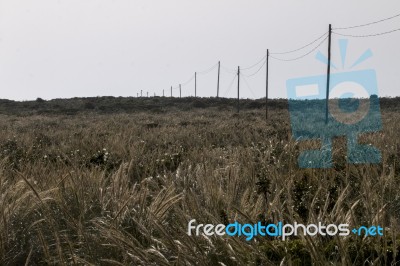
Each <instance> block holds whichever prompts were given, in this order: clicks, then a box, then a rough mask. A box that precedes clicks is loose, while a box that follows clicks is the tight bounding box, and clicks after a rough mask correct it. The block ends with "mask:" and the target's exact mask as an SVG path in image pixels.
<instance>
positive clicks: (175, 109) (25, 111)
mask: <svg viewBox="0 0 400 266" xmlns="http://www.w3.org/2000/svg"><path fill="white" fill-rule="evenodd" d="M399 103H400V101H399V99H397V98H394V99H381V111H382V120H383V130H382V131H381V132H377V133H370V134H366V135H365V136H364V137H363V138H362V141H364V142H366V143H371V144H373V145H374V146H376V147H378V148H379V149H380V150H381V152H382V162H381V163H380V164H360V165H351V164H348V163H347V162H346V160H345V151H346V145H345V139H344V138H337V139H335V140H334V145H333V146H334V147H333V150H334V167H333V168H331V169H300V168H299V167H298V163H297V157H298V155H299V153H300V151H302V150H304V149H307V148H309V147H311V146H313V145H314V146H315V145H318V143H316V142H305V143H303V142H300V141H295V140H293V139H292V138H291V129H290V119H289V113H288V104H287V101H286V100H270V102H269V119H268V120H266V119H265V109H264V100H242V101H241V111H240V113H236V106H235V104H236V101H235V100H234V99H232V100H229V99H216V98H208V99H195V98H182V99H175V98H162V97H158V98H113V97H100V98H85V99H82V98H75V99H69V100H61V99H59V100H53V101H44V100H42V99H37V100H36V101H31V102H13V101H7V100H0V191H1V201H0V216H1V219H0V264H2V265H23V264H25V263H26V264H27V265H42V264H62V263H65V264H93V265H99V264H101V265H127V264H130V265H171V264H172V265H218V263H219V265H276V264H280V263H282V265H286V264H288V265H290V264H291V265H308V264H311V263H313V264H318V265H325V264H328V263H331V264H334V265H341V264H342V265H346V264H353V265H361V264H366V265H370V264H373V263H375V264H389V265H390V264H395V263H396V262H397V261H398V260H399V259H400V256H399V251H400V249H399V244H400V242H399V241H400V238H399V235H398V230H399V222H400V214H399V210H400V195H398V191H399V189H400V183H399V179H400V141H399V139H398V132H399V130H400V125H399V123H398V122H397V121H400V112H399V111H400V110H399V108H400V104H399ZM191 219H196V220H197V221H198V222H199V223H200V222H201V223H213V224H219V223H222V224H228V223H231V222H234V221H239V222H241V223H257V222H258V221H261V222H265V223H276V222H278V221H284V222H285V223H293V222H295V221H297V222H299V223H300V222H302V223H318V222H319V221H321V222H325V223H337V224H339V223H349V224H351V226H360V225H381V226H383V227H384V228H385V230H384V236H382V237H365V238H363V237H357V236H354V235H350V236H347V237H321V236H315V237H311V236H307V237H304V236H298V237H290V238H289V239H288V240H286V241H282V240H281V239H280V238H275V237H260V236H257V237H255V238H254V239H252V240H251V241H246V240H245V238H244V237H226V236H225V237H220V236H218V237H217V236H211V237H208V236H204V235H203V236H188V235H187V227H188V222H189V221H190V220H191Z"/></svg>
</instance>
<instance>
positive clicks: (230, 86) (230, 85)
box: [223, 74, 237, 96]
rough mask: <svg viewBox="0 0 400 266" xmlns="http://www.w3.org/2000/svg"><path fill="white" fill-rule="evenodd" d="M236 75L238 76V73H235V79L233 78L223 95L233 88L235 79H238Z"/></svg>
mask: <svg viewBox="0 0 400 266" xmlns="http://www.w3.org/2000/svg"><path fill="white" fill-rule="evenodd" d="M236 77H237V75H236V74H235V75H234V76H233V79H232V81H231V83H230V84H229V86H228V88H227V89H226V90H225V92H224V93H223V96H226V94H227V93H228V92H229V91H230V90H231V88H232V85H233V83H234V82H235V80H236Z"/></svg>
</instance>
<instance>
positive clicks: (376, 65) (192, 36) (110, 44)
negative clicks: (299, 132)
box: [0, 0, 400, 100]
mask: <svg viewBox="0 0 400 266" xmlns="http://www.w3.org/2000/svg"><path fill="white" fill-rule="evenodd" d="M399 13H400V2H399V1H397V0H389V1H384V2H383V1H376V0H363V1H361V0H360V1H354V0H353V1H349V0H346V1H345V0H336V1H321V0H303V1H298V0H284V1H277V0H276V1H270V0H246V1H245V0H201V1H200V0H197V1H194V0H35V1H33V0H0V98H2V99H12V100H33V99H36V98H38V97H40V98H43V99H54V98H72V97H93V96H134V97H136V96H137V95H138V94H139V95H140V93H141V91H142V93H143V95H144V96H147V93H149V95H150V96H153V95H154V94H156V95H157V96H161V95H162V94H163V90H164V94H165V95H166V96H170V93H171V92H170V88H171V86H173V88H174V89H173V96H175V97H177V96H179V89H178V86H179V84H183V85H182V87H181V88H182V97H185V96H193V95H194V93H195V90H194V89H195V84H194V79H192V80H190V79H191V78H192V77H193V76H194V72H201V71H206V70H209V69H210V68H211V67H213V66H214V68H212V69H211V70H210V71H209V72H208V73H203V74H200V73H199V74H197V96H201V97H211V96H212V97H215V96H216V94H217V72H218V69H217V67H216V64H217V62H218V61H220V62H221V66H222V67H221V72H220V92H219V96H220V97H236V96H237V77H236V76H235V75H236V72H237V68H238V66H240V68H241V69H242V71H241V76H240V97H241V98H262V97H265V83H266V81H265V80H266V73H265V72H266V71H265V66H264V65H263V63H264V62H265V60H264V59H263V58H264V56H265V54H266V49H269V51H270V53H271V56H270V57H269V64H268V65H269V97H270V98H285V97H287V92H286V82H287V80H289V79H294V78H302V77H309V76H317V75H324V74H325V73H326V64H324V63H322V62H321V61H319V60H316V54H317V53H318V52H320V53H321V54H324V55H326V54H327V47H328V42H327V40H325V41H324V42H321V41H323V40H324V37H323V38H322V39H320V40H318V41H316V42H315V43H313V44H312V45H310V46H307V47H305V48H304V49H301V50H299V51H296V52H294V53H289V54H276V53H279V52H284V51H291V50H296V49H297V48H300V47H302V46H305V45H306V44H309V43H310V42H312V41H313V40H315V39H317V38H318V37H320V36H321V35H322V34H324V33H326V32H327V31H328V25H329V24H332V27H333V28H334V30H333V32H336V33H342V34H350V35H370V34H376V33H382V32H387V31H390V30H394V29H398V28H400V16H399V17H395V18H393V19H390V20H387V21H383V22H381V23H376V24H373V25H370V26H365V27H359V28H352V29H345V30H339V29H335V28H341V27H349V26H354V25H360V24H366V23H370V22H374V21H378V20H381V19H385V18H388V17H392V16H394V15H397V14H399ZM344 38H348V49H347V57H346V61H345V64H344V66H343V65H342V62H341V56H340V50H339V40H340V39H344ZM399 43H400V31H396V32H393V33H391V34H386V35H379V36H375V37H367V38H359V37H344V36H339V35H337V34H332V62H333V63H335V65H336V66H337V69H332V73H336V72H338V73H339V72H346V71H355V70H365V69H373V70H375V72H376V79H377V83H378V89H379V95H380V96H400V93H399V85H398V84H400V67H399V66H398V62H400V53H399V52H398V47H399ZM368 49H370V51H371V52H372V55H373V56H372V57H370V58H369V59H368V60H366V61H364V62H362V63H361V64H359V65H357V66H356V67H354V68H350V66H351V65H352V63H354V62H355V61H356V60H357V58H359V56H360V55H362V54H363V53H364V52H365V51H366V50H368ZM273 53H275V54H273ZM306 54H308V55H306ZM303 55H305V56H304V57H302V58H300V59H298V60H294V61H279V60H277V59H275V58H281V59H293V58H297V57H301V56H303ZM260 60H261V61H260ZM257 62H260V64H259V65H256V66H255V67H253V68H251V69H246V68H247V67H249V66H252V65H253V64H255V63H257ZM243 69H245V70H243ZM257 70H259V71H258V72H257ZM254 73H256V74H254ZM252 74H254V75H253V76H250V75H252Z"/></svg>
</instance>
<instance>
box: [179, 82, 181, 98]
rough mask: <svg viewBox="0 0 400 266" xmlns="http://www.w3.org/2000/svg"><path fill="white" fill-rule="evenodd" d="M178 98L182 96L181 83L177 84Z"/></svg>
mask: <svg viewBox="0 0 400 266" xmlns="http://www.w3.org/2000/svg"><path fill="white" fill-rule="evenodd" d="M179 98H182V88H181V84H179Z"/></svg>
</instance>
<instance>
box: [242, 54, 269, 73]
mask: <svg viewBox="0 0 400 266" xmlns="http://www.w3.org/2000/svg"><path fill="white" fill-rule="evenodd" d="M265 57H266V55H264V56H263V58H261V59H260V60H259V61H258V62H257V63H255V64H254V65H251V66H249V67H244V68H240V70H241V71H242V70H248V69H252V68H253V67H255V66H258V64H260V63H261V62H265V61H264V60H265Z"/></svg>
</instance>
